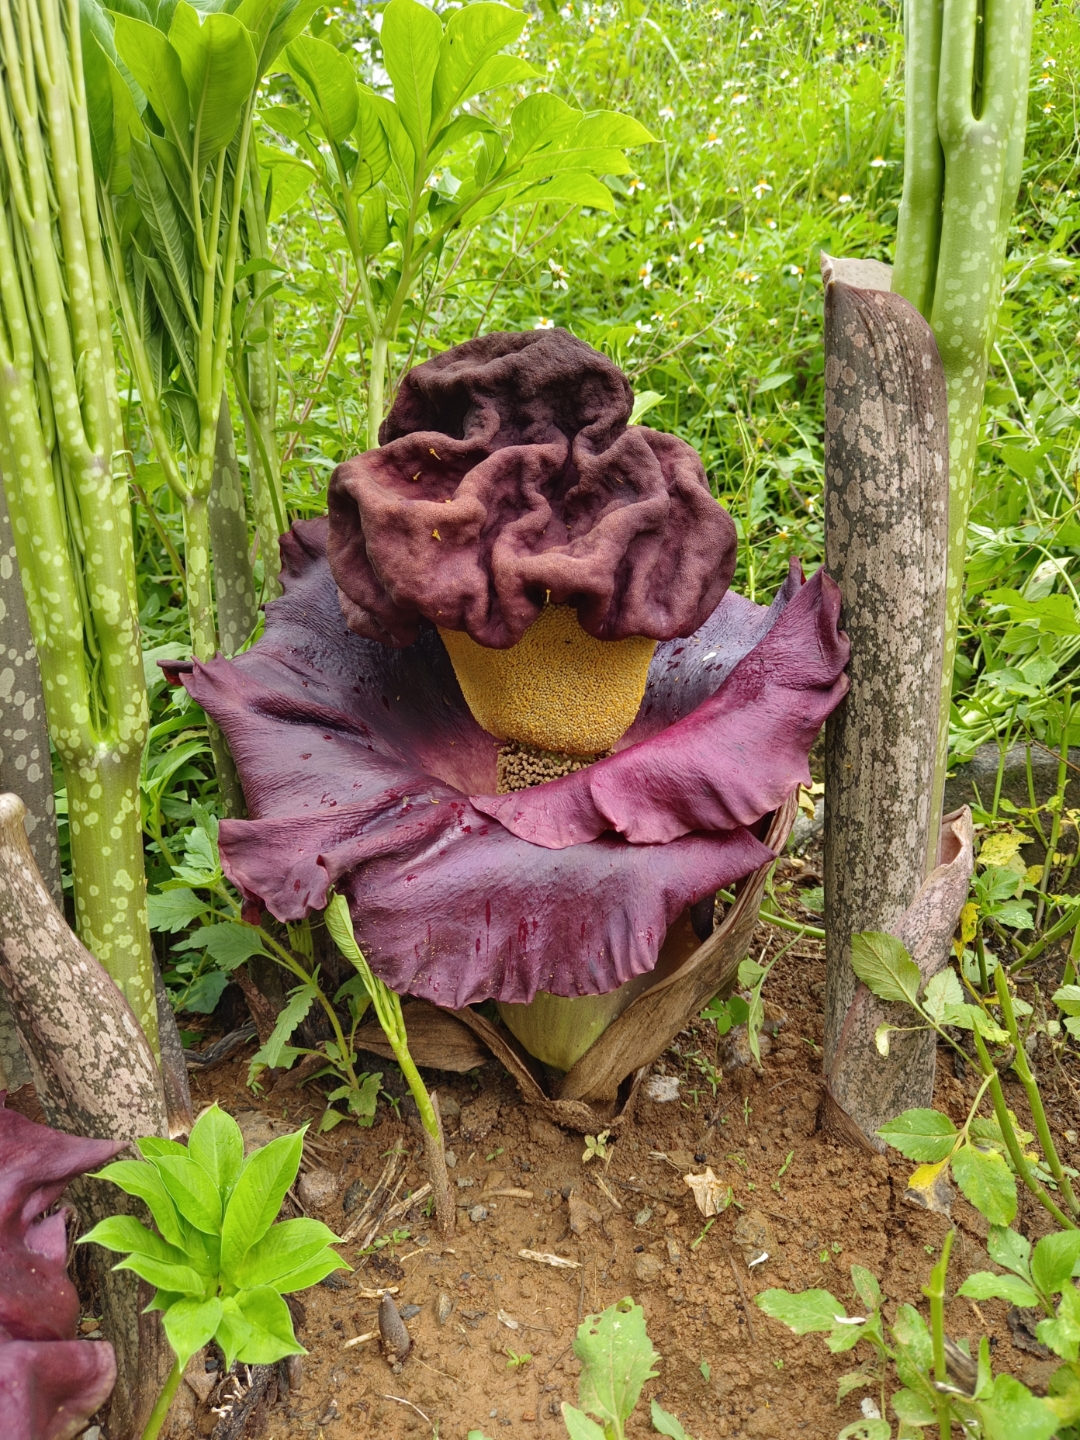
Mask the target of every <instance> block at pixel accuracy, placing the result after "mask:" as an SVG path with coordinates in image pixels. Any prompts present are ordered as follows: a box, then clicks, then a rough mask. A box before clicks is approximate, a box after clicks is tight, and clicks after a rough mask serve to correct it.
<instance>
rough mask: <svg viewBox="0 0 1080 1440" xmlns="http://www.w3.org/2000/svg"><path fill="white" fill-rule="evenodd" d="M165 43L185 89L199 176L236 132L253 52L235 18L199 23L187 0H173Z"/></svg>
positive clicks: (220, 16)
mask: <svg viewBox="0 0 1080 1440" xmlns="http://www.w3.org/2000/svg"><path fill="white" fill-rule="evenodd" d="M169 40H170V42H171V44H172V46H173V49H174V50H175V51H176V53H177V54H178V55H179V57H180V68H181V71H182V73H183V76H184V83H185V85H186V86H187V92H188V104H189V107H190V113H191V124H192V126H193V128H194V132H195V137H197V141H198V147H199V149H198V154H197V155H196V157H195V165H196V169H197V171H198V173H199V174H200V175H201V173H202V170H203V168H204V166H206V165H207V164H208V163H209V162H210V161H212V160H213V159H215V157H216V156H218V155H219V154H220V153H221V151H222V150H224V149H225V147H226V146H227V145H229V144H230V143H231V141H232V138H233V136H234V135H235V134H236V129H237V126H238V125H239V124H240V116H241V114H242V112H243V109H244V106H245V105H246V103H247V101H248V99H249V98H250V96H251V92H252V90H253V89H254V86H255V79H256V66H255V51H254V49H253V47H252V44H251V36H250V35H249V34H248V32H247V31H246V30H245V29H244V27H243V25H241V24H240V22H239V20H237V19H236V17H235V16H233V15H227V14H225V13H223V12H222V11H218V12H217V13H216V14H213V15H207V16H206V18H205V19H204V20H203V21H202V23H201V24H200V23H199V15H198V11H197V10H195V9H194V8H193V7H192V6H191V5H189V4H187V0H179V3H178V4H177V6H176V9H175V11H174V12H173V18H172V24H171V25H170V27H169Z"/></svg>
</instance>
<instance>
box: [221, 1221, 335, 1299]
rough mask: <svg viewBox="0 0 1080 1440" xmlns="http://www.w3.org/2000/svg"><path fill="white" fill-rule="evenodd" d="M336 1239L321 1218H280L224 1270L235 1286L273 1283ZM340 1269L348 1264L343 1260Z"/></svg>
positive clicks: (249, 1288)
mask: <svg viewBox="0 0 1080 1440" xmlns="http://www.w3.org/2000/svg"><path fill="white" fill-rule="evenodd" d="M337 1238H338V1237H337V1236H336V1235H335V1234H334V1232H333V1231H332V1230H331V1229H330V1228H329V1227H328V1226H326V1225H324V1224H323V1223H322V1221H321V1220H311V1219H308V1218H306V1217H302V1218H300V1219H297V1220H283V1221H282V1222H281V1223H280V1224H279V1225H272V1226H271V1227H270V1229H269V1230H268V1231H267V1233H266V1234H265V1235H264V1236H263V1238H262V1239H261V1240H260V1241H259V1242H258V1243H257V1244H255V1245H253V1246H252V1247H251V1249H250V1250H249V1251H248V1252H247V1254H246V1255H245V1257H244V1259H243V1262H242V1263H241V1264H240V1265H239V1266H238V1267H237V1268H236V1269H235V1270H229V1271H228V1272H227V1273H228V1275H229V1278H230V1279H231V1280H232V1281H233V1282H234V1283H235V1284H236V1285H238V1286H242V1287H244V1288H245V1289H248V1290H255V1289H258V1287H259V1286H260V1285H273V1284H275V1282H276V1281H278V1280H280V1279H281V1278H282V1277H283V1276H285V1275H288V1274H290V1273H291V1272H292V1271H294V1270H296V1269H298V1268H299V1266H300V1265H302V1264H306V1263H307V1261H309V1260H310V1259H311V1258H312V1257H313V1256H315V1255H318V1254H319V1253H320V1252H321V1251H323V1250H325V1249H326V1248H327V1246H329V1245H332V1244H334V1243H335V1242H336V1241H337ZM334 1258H335V1259H336V1258H338V1257H336V1256H335V1257H334ZM343 1268H344V1269H348V1268H349V1267H348V1266H347V1265H344V1262H343Z"/></svg>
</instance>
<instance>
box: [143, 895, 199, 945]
mask: <svg viewBox="0 0 1080 1440" xmlns="http://www.w3.org/2000/svg"><path fill="white" fill-rule="evenodd" d="M208 908H209V907H208V906H207V903H206V901H205V900H203V899H202V898H201V897H200V896H198V895H196V894H195V893H194V891H192V890H186V889H177V890H165V891H163V892H162V893H161V894H160V895H148V896H147V897H146V909H147V913H148V915H149V917H150V929H151V930H164V931H166V932H167V933H169V934H171V935H175V934H177V932H178V931H180V930H186V929H187V928H188V926H189V925H191V924H192V923H193V922H194V921H195V920H197V919H198V918H199V916H200V915H205V914H206V911H207V909H208Z"/></svg>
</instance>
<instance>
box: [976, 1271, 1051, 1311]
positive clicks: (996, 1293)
mask: <svg viewBox="0 0 1080 1440" xmlns="http://www.w3.org/2000/svg"><path fill="white" fill-rule="evenodd" d="M956 1293H957V1294H958V1295H964V1296H966V1297H967V1298H969V1299H971V1300H1007V1301H1008V1302H1009V1304H1010V1305H1020V1306H1025V1305H1038V1303H1039V1297H1038V1295H1037V1294H1036V1292H1035V1291H1034V1290H1033V1289H1032V1288H1031V1286H1030V1285H1028V1284H1027V1283H1026V1282H1025V1281H1023V1280H1021V1279H1020V1277H1019V1275H992V1274H991V1273H990V1271H989V1270H979V1271H976V1273H975V1274H974V1275H969V1276H968V1277H967V1279H966V1280H965V1281H964V1283H963V1284H962V1285H961V1286H960V1288H959V1290H957V1292H956Z"/></svg>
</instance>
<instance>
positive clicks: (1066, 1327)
mask: <svg viewBox="0 0 1080 1440" xmlns="http://www.w3.org/2000/svg"><path fill="white" fill-rule="evenodd" d="M1035 1333H1036V1335H1037V1336H1038V1337H1039V1339H1040V1340H1041V1341H1042V1342H1043V1344H1044V1345H1049V1347H1050V1349H1051V1350H1053V1352H1054V1354H1055V1355H1060V1356H1061V1358H1062V1360H1069V1361H1075V1360H1076V1358H1077V1352H1078V1350H1080V1291H1078V1290H1077V1289H1076V1287H1075V1285H1070V1284H1069V1283H1068V1282H1066V1284H1065V1288H1064V1289H1063V1290H1062V1292H1061V1300H1060V1302H1059V1303H1058V1307H1057V1315H1056V1316H1055V1317H1054V1319H1053V1320H1041V1321H1040V1322H1039V1324H1038V1325H1037V1326H1036V1329H1035Z"/></svg>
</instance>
